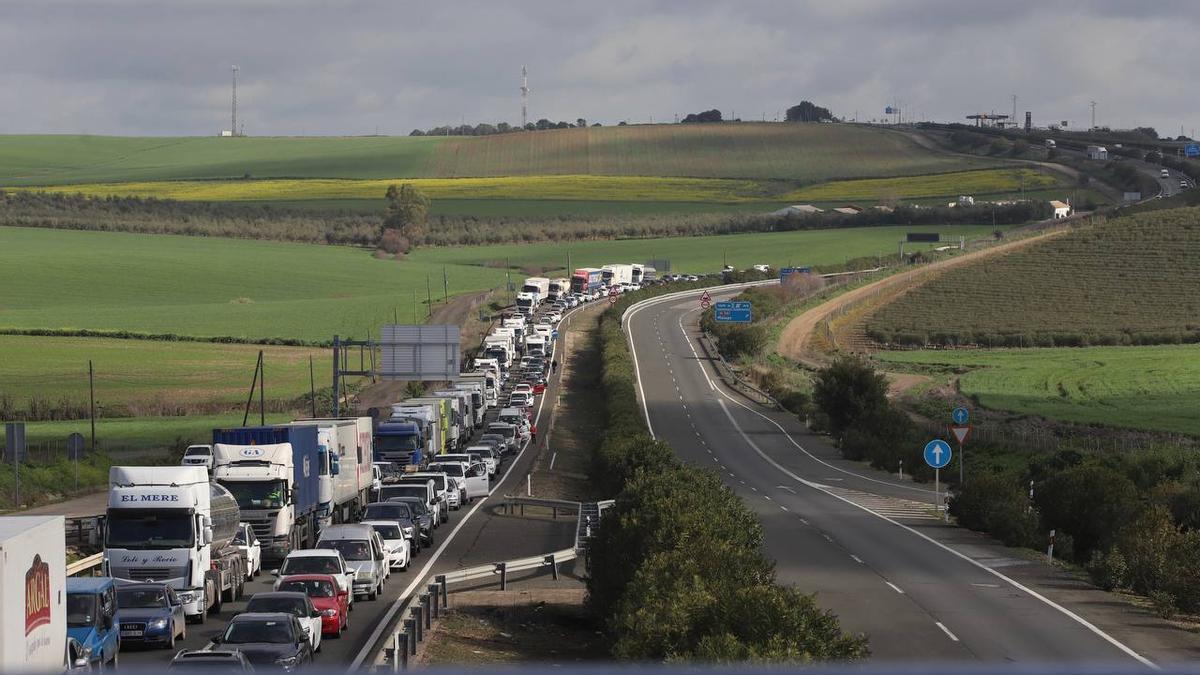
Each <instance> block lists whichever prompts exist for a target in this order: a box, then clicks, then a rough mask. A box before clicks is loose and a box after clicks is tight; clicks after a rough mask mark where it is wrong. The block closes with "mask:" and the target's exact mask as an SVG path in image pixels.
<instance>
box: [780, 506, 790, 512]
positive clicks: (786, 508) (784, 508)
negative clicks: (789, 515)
mask: <svg viewBox="0 0 1200 675" xmlns="http://www.w3.org/2000/svg"><path fill="white" fill-rule="evenodd" d="M779 508H781V509H783V510H784V511H787V510H788V507H786V506H780V507H779Z"/></svg>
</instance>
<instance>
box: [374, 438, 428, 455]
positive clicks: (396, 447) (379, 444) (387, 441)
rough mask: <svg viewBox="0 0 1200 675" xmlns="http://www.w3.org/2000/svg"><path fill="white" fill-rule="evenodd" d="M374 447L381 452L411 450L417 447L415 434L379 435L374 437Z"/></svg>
mask: <svg viewBox="0 0 1200 675" xmlns="http://www.w3.org/2000/svg"><path fill="white" fill-rule="evenodd" d="M375 449H376V450H381V451H383V452H397V451H401V452H411V451H413V450H417V449H419V444H418V443H417V437H416V436H412V435H409V436H388V435H383V434H381V435H379V436H376V437H375Z"/></svg>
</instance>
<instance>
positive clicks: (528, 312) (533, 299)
mask: <svg viewBox="0 0 1200 675" xmlns="http://www.w3.org/2000/svg"><path fill="white" fill-rule="evenodd" d="M516 304H517V312H518V313H520V314H522V315H524V316H533V313H534V311H536V310H537V306H538V296H537V293H517V300H516Z"/></svg>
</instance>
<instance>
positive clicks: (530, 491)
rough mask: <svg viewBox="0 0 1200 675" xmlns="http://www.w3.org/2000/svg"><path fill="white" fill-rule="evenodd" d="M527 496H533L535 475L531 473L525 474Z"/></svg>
mask: <svg viewBox="0 0 1200 675" xmlns="http://www.w3.org/2000/svg"><path fill="white" fill-rule="evenodd" d="M525 496H526V497H532V496H533V474H531V473H527V474H525Z"/></svg>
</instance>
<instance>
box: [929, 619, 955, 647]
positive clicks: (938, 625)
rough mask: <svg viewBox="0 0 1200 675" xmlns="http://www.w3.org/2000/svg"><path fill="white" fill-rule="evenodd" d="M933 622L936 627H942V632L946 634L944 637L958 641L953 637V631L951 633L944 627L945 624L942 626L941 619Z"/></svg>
mask: <svg viewBox="0 0 1200 675" xmlns="http://www.w3.org/2000/svg"><path fill="white" fill-rule="evenodd" d="M934 623H936V624H937V627H938V628H941V629H942V632H943V633H945V634H946V637H948V638H950V639H951V640H954V641H955V642H958V638H957V637H955V635H954V633H951V632H950V629H949V628H946V626H944V625H943V624H942V622H941V621H935V622H934Z"/></svg>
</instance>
